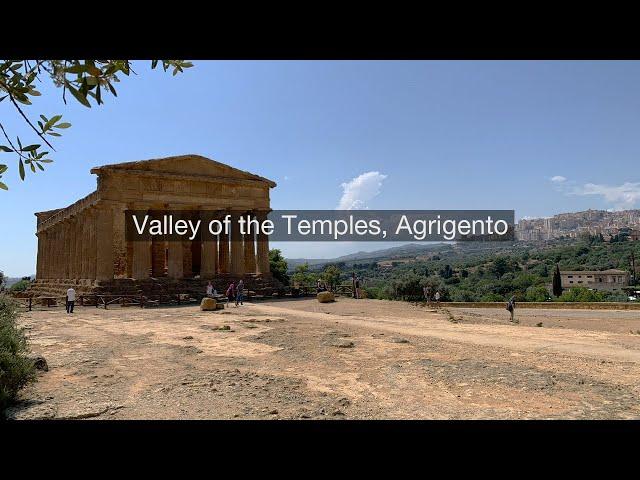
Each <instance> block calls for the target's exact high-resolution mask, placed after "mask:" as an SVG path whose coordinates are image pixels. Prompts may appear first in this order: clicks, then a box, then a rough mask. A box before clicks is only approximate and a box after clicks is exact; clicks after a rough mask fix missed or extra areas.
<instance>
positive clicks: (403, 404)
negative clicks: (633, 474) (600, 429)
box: [7, 298, 640, 419]
mask: <svg viewBox="0 0 640 480" xmlns="http://www.w3.org/2000/svg"><path fill="white" fill-rule="evenodd" d="M517 318H518V320H519V321H520V323H519V324H517V325H513V324H510V323H509V322H508V321H507V320H508V312H506V310H501V309H470V308H469V309H446V308H438V309H435V308H431V307H429V306H424V305H412V304H408V303H401V302H387V301H379V300H359V301H356V300H353V299H346V298H339V299H338V301H337V302H335V303H330V304H319V303H317V302H316V300H315V299H300V300H279V301H271V302H261V303H256V304H246V305H245V306H244V307H239V308H235V307H231V308H228V309H225V310H224V311H221V312H201V311H200V310H199V309H198V307H195V306H183V307H173V308H156V309H152V308H150V309H139V308H133V307H131V308H124V309H121V308H117V307H116V308H113V309H110V310H106V311H105V310H102V309H100V310H98V309H96V308H93V307H85V308H82V307H76V313H75V314H73V315H67V314H66V313H65V312H64V310H62V309H60V308H58V309H51V310H49V311H34V312H30V313H25V314H24V315H23V316H22V320H21V322H22V325H23V326H25V327H26V328H27V331H28V335H29V339H30V342H31V345H32V349H33V352H34V354H37V355H42V356H44V357H45V358H46V360H47V362H48V366H49V370H48V371H46V372H41V373H39V376H38V382H37V383H36V384H34V385H33V386H30V387H28V388H27V389H25V390H24V391H23V394H22V401H21V403H20V404H19V405H17V406H16V407H14V408H11V409H10V410H9V411H8V412H7V414H8V416H9V418H14V419H29V418H63V419H80V418H97V419H208V418H217V419H256V418H257V419H284V418H286V419H291V418H293V419H306V418H313V419H354V418H360V419H362V418H364V419H369V418H371V419H373V418H419V419H425V418H436V419H453V418H455V419H460V418H499V419H521V418H527V419H528V418H572V419H574V418H594V419H595V418H636V419H637V418H640V402H639V400H640V314H639V313H638V312H633V311H626V312H625V311H592V310H590V311H586V310H585V311H582V310H527V309H518V313H517Z"/></svg>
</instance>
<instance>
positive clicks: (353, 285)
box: [351, 272, 356, 298]
mask: <svg viewBox="0 0 640 480" xmlns="http://www.w3.org/2000/svg"><path fill="white" fill-rule="evenodd" d="M351 288H352V289H353V298H356V272H353V273H352V274H351Z"/></svg>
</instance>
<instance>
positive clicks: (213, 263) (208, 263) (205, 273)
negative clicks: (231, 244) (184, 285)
mask: <svg viewBox="0 0 640 480" xmlns="http://www.w3.org/2000/svg"><path fill="white" fill-rule="evenodd" d="M211 220H213V214H212V212H203V215H202V226H201V227H200V228H201V229H202V230H201V232H200V233H201V235H200V239H201V241H202V257H201V263H200V277H201V278H212V277H213V276H214V275H215V274H216V271H217V263H218V242H217V239H216V236H215V235H212V234H211V233H210V232H209V222H210V221H211Z"/></svg>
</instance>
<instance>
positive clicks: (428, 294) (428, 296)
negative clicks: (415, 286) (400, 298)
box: [422, 285, 431, 303]
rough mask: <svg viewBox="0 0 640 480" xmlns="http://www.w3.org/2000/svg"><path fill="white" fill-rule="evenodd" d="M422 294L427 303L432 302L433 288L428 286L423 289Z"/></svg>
mask: <svg viewBox="0 0 640 480" xmlns="http://www.w3.org/2000/svg"><path fill="white" fill-rule="evenodd" d="M422 293H423V295H424V298H425V300H426V301H427V303H429V302H431V287H430V286H428V285H427V286H426V287H424V288H423V289H422Z"/></svg>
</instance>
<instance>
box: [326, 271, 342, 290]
mask: <svg viewBox="0 0 640 480" xmlns="http://www.w3.org/2000/svg"><path fill="white" fill-rule="evenodd" d="M340 274H341V272H340V269H339V268H338V267H337V266H336V265H327V266H326V267H325V268H324V271H323V272H322V280H323V281H324V283H326V284H327V286H329V288H331V289H332V290H333V289H335V287H336V285H338V283H340Z"/></svg>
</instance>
